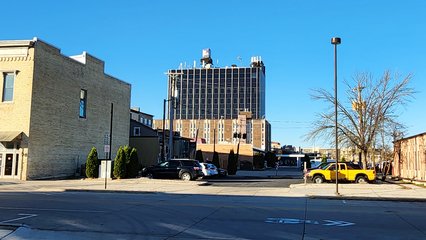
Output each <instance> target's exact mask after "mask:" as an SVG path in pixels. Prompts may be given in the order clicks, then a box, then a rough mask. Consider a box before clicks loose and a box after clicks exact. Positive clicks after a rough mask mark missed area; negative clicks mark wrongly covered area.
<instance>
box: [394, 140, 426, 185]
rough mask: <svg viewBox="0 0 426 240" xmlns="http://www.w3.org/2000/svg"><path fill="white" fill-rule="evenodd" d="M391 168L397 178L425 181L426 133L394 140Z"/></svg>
mask: <svg viewBox="0 0 426 240" xmlns="http://www.w3.org/2000/svg"><path fill="white" fill-rule="evenodd" d="M392 169H393V172H392V175H394V176H397V177H399V178H402V179H406V180H410V181H421V182H426V133H421V134H418V135H415V136H411V137H407V138H403V139H400V140H398V141H395V142H394V162H393V168H392Z"/></svg>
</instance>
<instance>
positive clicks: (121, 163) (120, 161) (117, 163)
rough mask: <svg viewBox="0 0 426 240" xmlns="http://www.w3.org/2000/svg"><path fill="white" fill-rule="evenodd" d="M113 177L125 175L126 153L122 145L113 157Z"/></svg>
mask: <svg viewBox="0 0 426 240" xmlns="http://www.w3.org/2000/svg"><path fill="white" fill-rule="evenodd" d="M113 174H114V177H115V178H118V179H121V178H124V177H125V176H126V153H125V152H124V149H123V147H120V148H119V149H118V152H117V156H115V159H114V172H113Z"/></svg>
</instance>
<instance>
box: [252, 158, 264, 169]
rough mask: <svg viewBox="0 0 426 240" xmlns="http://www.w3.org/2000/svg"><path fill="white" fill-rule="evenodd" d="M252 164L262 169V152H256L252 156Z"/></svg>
mask: <svg viewBox="0 0 426 240" xmlns="http://www.w3.org/2000/svg"><path fill="white" fill-rule="evenodd" d="M253 165H254V168H255V169H263V167H264V166H265V163H264V160H263V155H262V154H256V155H254V156H253Z"/></svg>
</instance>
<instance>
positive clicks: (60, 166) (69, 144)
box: [0, 38, 131, 180]
mask: <svg viewBox="0 0 426 240" xmlns="http://www.w3.org/2000/svg"><path fill="white" fill-rule="evenodd" d="M0 74H1V75H0V76H1V78H0V90H1V92H0V101H1V102H0V178H16V179H22V180H27V179H40V178H51V177H65V176H71V175H74V174H75V173H76V172H77V171H78V169H79V167H80V166H81V164H82V163H85V161H86V158H87V154H88V153H89V151H90V149H91V148H92V147H96V148H97V149H98V154H99V158H103V157H105V154H104V145H105V143H107V142H108V134H109V128H110V119H111V117H110V116H111V105H112V104H113V134H112V136H113V137H112V148H111V150H112V158H114V157H115V153H116V151H117V149H118V147H119V146H120V145H127V144H128V142H129V124H130V123H129V109H130V90H131V86H130V84H128V83H125V82H123V81H120V80H118V79H116V78H114V77H111V76H109V75H106V74H105V73H104V62H103V61H101V60H99V59H97V58H95V57H93V56H91V55H89V54H87V53H86V52H83V54H81V55H78V56H71V57H67V56H64V55H62V54H61V52H60V49H58V48H56V47H54V46H52V45H49V44H47V43H46V42H43V41H41V40H38V39H36V38H34V39H33V40H16V41H0Z"/></svg>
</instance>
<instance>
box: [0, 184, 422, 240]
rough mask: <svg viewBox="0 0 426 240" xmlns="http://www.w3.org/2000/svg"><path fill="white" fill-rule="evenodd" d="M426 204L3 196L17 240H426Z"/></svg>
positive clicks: (2, 219)
mask: <svg viewBox="0 0 426 240" xmlns="http://www.w3.org/2000/svg"><path fill="white" fill-rule="evenodd" d="M425 212H426V203H424V202H410V203H407V202H385V201H348V200H346V201H342V200H325V199H309V198H281V197H254V196H250V197H248V196H218V195H197V194H192V195H184V194H164V193H144V194H142V193H141V194H124V193H120V194H117V193H93V192H62V193H61V192H58V193H16V192H2V193H1V194H0V225H2V224H3V225H4V224H17V225H21V224H23V225H24V226H26V227H23V228H19V229H18V230H17V231H16V232H15V233H14V234H12V235H9V236H7V237H5V238H4V239H2V240H14V239H61V240H65V239H331V240H333V239H426V221H424V216H425Z"/></svg>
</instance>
